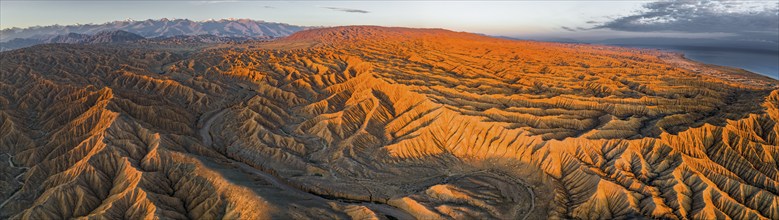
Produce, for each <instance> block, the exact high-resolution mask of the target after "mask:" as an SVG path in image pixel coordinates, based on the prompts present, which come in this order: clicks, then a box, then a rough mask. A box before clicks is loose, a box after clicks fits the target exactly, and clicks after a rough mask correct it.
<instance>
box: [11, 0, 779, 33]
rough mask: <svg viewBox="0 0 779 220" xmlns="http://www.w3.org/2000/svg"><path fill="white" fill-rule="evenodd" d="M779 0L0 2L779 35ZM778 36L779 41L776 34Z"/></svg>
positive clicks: (41, 14) (126, 11)
mask: <svg viewBox="0 0 779 220" xmlns="http://www.w3.org/2000/svg"><path fill="white" fill-rule="evenodd" d="M778 8H779V1H777V0H762V1H761V0H758V1H746V0H740V1H715V0H699V1H698V0H696V1H693V0H681V1H660V2H654V1H225V0H222V1H9V0H2V1H0V29H5V28H11V27H30V26H36V25H42V26H45V25H54V24H61V25H69V24H87V23H105V22H110V21H116V20H126V19H133V20H145V19H160V18H186V19H191V20H207V19H223V18H250V19H255V20H265V21H271V22H281V23H288V24H293V25H303V26H340V25H381V26H404V27H428V28H445V29H450V30H455V31H467V32H473V33H482V34H488V35H495V36H508V37H517V38H529V39H533V38H575V39H580V40H597V39H606V38H620V37H676V38H739V39H748V38H753V39H752V40H762V41H772V40H773V38H776V37H779V11H778ZM773 41H778V40H773Z"/></svg>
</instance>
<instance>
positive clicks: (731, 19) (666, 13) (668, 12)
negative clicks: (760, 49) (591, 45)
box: [563, 0, 779, 43]
mask: <svg viewBox="0 0 779 220" xmlns="http://www.w3.org/2000/svg"><path fill="white" fill-rule="evenodd" d="M594 23H598V22H594ZM593 28H594V29H611V30H617V31H630V32H682V33H728V34H731V35H732V38H734V39H739V40H763V41H769V42H774V43H779V1H743V0H742V1H711V0H702V1H701V0H699V1H689V0H688V1H660V2H652V3H647V4H645V5H644V6H643V8H642V9H641V10H639V11H636V12H635V13H634V14H631V15H628V16H621V17H617V18H615V19H612V20H609V21H606V22H603V23H599V24H597V25H596V26H595V27H593ZM563 29H566V28H563Z"/></svg>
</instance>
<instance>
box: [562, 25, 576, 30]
mask: <svg viewBox="0 0 779 220" xmlns="http://www.w3.org/2000/svg"><path fill="white" fill-rule="evenodd" d="M560 28H562V29H563V30H566V31H576V29H573V28H570V27H566V26H560Z"/></svg>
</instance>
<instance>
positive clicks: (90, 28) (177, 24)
mask: <svg viewBox="0 0 779 220" xmlns="http://www.w3.org/2000/svg"><path fill="white" fill-rule="evenodd" d="M304 29H306V27H302V26H295V25H289V24H283V23H273V22H265V21H257V20H251V19H220V20H206V21H192V20H188V19H165V18H163V19H159V20H152V19H149V20H143V21H134V20H126V21H114V22H108V23H104V24H78V25H51V26H36V27H28V28H9V29H3V30H0V42H6V41H10V40H12V39H16V38H21V39H39V40H43V39H49V38H52V37H54V36H58V35H68V34H71V33H75V34H89V35H93V34H97V33H100V32H105V31H116V30H122V31H127V32H130V33H134V34H138V35H140V36H142V37H145V38H156V37H172V36H177V35H214V36H220V37H282V36H287V35H289V34H292V33H294V32H297V31H300V30H304Z"/></svg>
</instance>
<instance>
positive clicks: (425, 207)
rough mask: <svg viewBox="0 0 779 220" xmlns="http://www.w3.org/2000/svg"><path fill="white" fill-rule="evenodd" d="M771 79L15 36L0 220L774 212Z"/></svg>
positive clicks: (311, 35)
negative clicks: (37, 40)
mask: <svg viewBox="0 0 779 220" xmlns="http://www.w3.org/2000/svg"><path fill="white" fill-rule="evenodd" d="M195 48H196V49H195ZM777 85H779V82H778V81H776V80H772V79H770V78H766V77H761V76H759V75H756V74H752V73H749V72H746V71H743V70H738V69H732V68H727V67H718V66H710V65H704V64H699V63H695V62H691V61H688V60H686V59H683V58H682V57H681V56H680V55H678V54H671V53H666V52H660V51H655V50H637V49H627V48H620V47H609V46H598V45H584V44H558V43H545V42H533V41H514V40H505V39H497V38H490V37H485V36H480V35H475V34H469V33H458V32H451V31H447V30H441V29H407V28H384V27H370V26H354V27H336V28H324V29H312V30H306V31H302V32H297V33H295V34H293V35H291V36H289V37H286V38H282V39H279V40H274V41H268V42H245V43H232V44H220V43H215V44H208V45H204V46H201V47H183V48H175V47H173V46H165V47H163V46H160V44H157V43H154V44H152V43H144V42H137V43H135V44H134V45H110V44H99V43H98V44H89V45H83V44H44V45H37V46H33V47H28V48H23V49H18V50H12V51H6V52H2V53H0V170H2V172H0V219H6V218H9V219H67V218H94V219H147V218H148V219H152V218H160V219H218V218H223V219H615V218H622V219H624V218H662V219H779V124H777V122H779V89H778V88H779V87H777Z"/></svg>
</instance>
